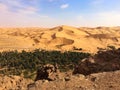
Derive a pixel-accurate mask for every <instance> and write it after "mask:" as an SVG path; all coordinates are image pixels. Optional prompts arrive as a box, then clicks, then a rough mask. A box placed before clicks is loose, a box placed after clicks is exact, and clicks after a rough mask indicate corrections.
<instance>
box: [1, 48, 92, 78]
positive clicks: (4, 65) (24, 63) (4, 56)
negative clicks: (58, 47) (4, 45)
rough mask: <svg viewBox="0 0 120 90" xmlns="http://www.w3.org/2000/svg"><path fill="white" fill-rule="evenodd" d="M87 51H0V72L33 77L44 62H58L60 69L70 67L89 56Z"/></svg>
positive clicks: (64, 69) (63, 69)
mask: <svg viewBox="0 0 120 90" xmlns="http://www.w3.org/2000/svg"><path fill="white" fill-rule="evenodd" d="M89 56H90V54H89V53H83V52H71V51H66V52H63V53H62V52H60V51H45V50H40V49H36V50H34V51H30V52H26V51H24V50H23V51H22V52H18V51H9V52H0V73H1V74H6V75H24V77H28V78H30V76H31V77H33V75H34V74H35V72H36V71H37V69H38V68H39V67H40V66H42V65H45V64H48V63H49V64H53V65H54V64H58V66H59V68H60V70H61V71H66V70H68V69H72V68H73V66H74V64H77V63H78V61H79V60H82V59H84V58H87V57H89Z"/></svg>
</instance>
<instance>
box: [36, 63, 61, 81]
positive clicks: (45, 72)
mask: <svg viewBox="0 0 120 90" xmlns="http://www.w3.org/2000/svg"><path fill="white" fill-rule="evenodd" d="M58 72H59V70H58V67H57V65H51V64H46V65H44V66H42V67H41V68H39V69H38V70H37V76H36V79H35V81H37V80H43V79H46V80H49V81H52V80H55V79H56V77H55V76H56V74H57V73H58Z"/></svg>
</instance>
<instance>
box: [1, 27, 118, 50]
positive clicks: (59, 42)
mask: <svg viewBox="0 0 120 90" xmlns="http://www.w3.org/2000/svg"><path fill="white" fill-rule="evenodd" d="M119 29H120V27H96V28H87V27H81V28H76V27H71V26H59V27H55V28H0V51H5V50H15V49H17V50H23V49H24V50H33V49H36V48H41V49H47V50H73V47H76V48H82V49H83V51H87V52H96V51H97V50H98V49H97V48H98V47H99V48H106V47H107V46H108V45H112V46H116V47H119V46H120V30H119Z"/></svg>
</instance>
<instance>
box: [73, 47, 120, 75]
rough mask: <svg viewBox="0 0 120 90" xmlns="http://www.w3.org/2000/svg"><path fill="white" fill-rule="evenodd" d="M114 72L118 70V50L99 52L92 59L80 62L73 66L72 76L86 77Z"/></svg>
mask: <svg viewBox="0 0 120 90" xmlns="http://www.w3.org/2000/svg"><path fill="white" fill-rule="evenodd" d="M115 70H120V49H116V50H107V51H101V52H98V53H97V54H96V55H95V56H94V57H90V58H86V59H83V60H81V61H80V62H79V63H78V64H77V65H75V68H74V71H73V74H77V73H78V74H84V75H88V74H91V73H98V72H108V71H115Z"/></svg>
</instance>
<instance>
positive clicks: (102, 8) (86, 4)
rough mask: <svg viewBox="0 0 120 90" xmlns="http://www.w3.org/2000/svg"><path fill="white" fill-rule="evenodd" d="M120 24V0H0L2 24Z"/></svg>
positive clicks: (91, 25)
mask: <svg viewBox="0 0 120 90" xmlns="http://www.w3.org/2000/svg"><path fill="white" fill-rule="evenodd" d="M60 25H70V26H76V27H84V26H85V27H96V26H120V0H0V27H55V26H60Z"/></svg>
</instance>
